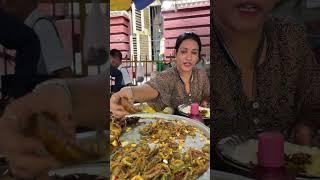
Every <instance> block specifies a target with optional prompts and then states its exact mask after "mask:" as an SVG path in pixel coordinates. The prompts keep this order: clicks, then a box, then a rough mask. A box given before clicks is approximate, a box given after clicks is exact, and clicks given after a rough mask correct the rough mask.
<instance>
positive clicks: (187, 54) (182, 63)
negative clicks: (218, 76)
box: [176, 39, 199, 72]
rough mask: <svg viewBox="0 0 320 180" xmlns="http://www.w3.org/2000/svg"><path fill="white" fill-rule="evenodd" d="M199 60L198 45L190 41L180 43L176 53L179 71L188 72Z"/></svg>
mask: <svg viewBox="0 0 320 180" xmlns="http://www.w3.org/2000/svg"><path fill="white" fill-rule="evenodd" d="M198 60H199V46H198V43H197V42H196V41H194V40H192V39H186V40H184V41H182V43H181V44H180V47H179V49H178V50H177V52H176V65H177V68H178V69H179V70H180V71H183V72H190V71H192V68H193V67H194V66H195V64H196V63H197V62H198Z"/></svg>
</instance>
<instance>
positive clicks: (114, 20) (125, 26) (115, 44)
mask: <svg viewBox="0 0 320 180" xmlns="http://www.w3.org/2000/svg"><path fill="white" fill-rule="evenodd" d="M110 49H119V50H120V51H121V52H122V56H123V58H124V60H128V59H130V24H129V17H128V16H127V15H126V14H125V13H122V12H115V13H112V14H111V15H110Z"/></svg>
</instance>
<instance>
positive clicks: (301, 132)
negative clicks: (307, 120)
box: [294, 124, 312, 146]
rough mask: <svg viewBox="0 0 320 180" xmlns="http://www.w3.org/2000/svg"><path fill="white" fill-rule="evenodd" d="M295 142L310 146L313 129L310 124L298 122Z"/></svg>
mask: <svg viewBox="0 0 320 180" xmlns="http://www.w3.org/2000/svg"><path fill="white" fill-rule="evenodd" d="M294 141H295V143H297V144H299V145H303V146H310V145H311V144H312V130H311V128H310V127H309V126H306V125H303V124H298V125H297V126H296V127H295V131H294Z"/></svg>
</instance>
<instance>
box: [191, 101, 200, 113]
mask: <svg viewBox="0 0 320 180" xmlns="http://www.w3.org/2000/svg"><path fill="white" fill-rule="evenodd" d="M190 114H192V115H198V114H199V104H198V103H192V104H191V112H190Z"/></svg>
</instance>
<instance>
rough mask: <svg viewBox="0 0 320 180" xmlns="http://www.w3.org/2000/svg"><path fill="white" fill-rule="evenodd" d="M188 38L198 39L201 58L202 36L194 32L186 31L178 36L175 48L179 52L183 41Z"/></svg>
mask: <svg viewBox="0 0 320 180" xmlns="http://www.w3.org/2000/svg"><path fill="white" fill-rule="evenodd" d="M187 39H192V40H194V41H196V42H197V43H198V46H199V58H200V54H201V40H200V37H199V36H198V35H197V34H196V33H194V32H185V33H183V34H181V35H180V36H178V38H177V41H176V46H175V48H174V49H175V50H176V52H178V49H179V47H180V45H181V43H182V42H183V41H184V40H187Z"/></svg>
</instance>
